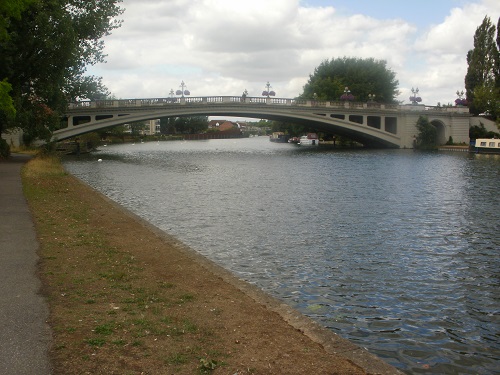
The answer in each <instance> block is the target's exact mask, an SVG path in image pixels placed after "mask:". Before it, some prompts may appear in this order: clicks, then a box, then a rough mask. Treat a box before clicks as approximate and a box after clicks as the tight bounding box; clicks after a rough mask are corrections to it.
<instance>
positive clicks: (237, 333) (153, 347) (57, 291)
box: [23, 156, 365, 375]
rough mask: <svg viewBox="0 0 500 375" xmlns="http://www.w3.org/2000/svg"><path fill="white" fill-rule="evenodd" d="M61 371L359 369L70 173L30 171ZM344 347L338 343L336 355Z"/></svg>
mask: <svg viewBox="0 0 500 375" xmlns="http://www.w3.org/2000/svg"><path fill="white" fill-rule="evenodd" d="M23 186H24V192H25V196H26V198H27V200H28V202H29V205H30V208H31V211H32V213H33V217H34V220H35V226H36V232H37V236H38V241H39V243H40V249H39V257H40V263H39V276H40V278H41V280H42V285H43V287H42V293H43V295H44V297H45V298H46V300H47V301H48V304H49V309H50V318H49V324H50V327H51V329H52V332H53V344H52V348H51V350H50V355H51V359H52V363H53V366H54V372H53V373H54V374H64V375H68V374H174V373H175V374H190V375H191V374H197V373H213V374H240V375H242V374H270V373H274V374H307V373H320V374H327V373H328V374H333V373H335V374H364V373H365V372H364V371H363V370H361V369H360V368H358V367H357V366H356V365H354V364H352V363H351V362H350V361H348V360H346V359H344V358H342V357H340V356H338V355H335V354H333V353H331V352H327V351H325V349H324V348H323V347H322V346H320V345H319V344H316V343H314V342H313V341H312V340H310V339H309V338H308V337H307V336H305V335H304V334H302V333H301V332H299V331H298V330H297V329H295V328H293V327H292V326H290V325H288V324H287V323H286V322H285V321H284V320H283V318H282V317H281V316H280V315H278V314H277V313H274V312H272V311H270V310H268V309H267V308H266V307H265V306H264V305H261V304H259V303H257V302H255V301H254V300H253V299H252V298H250V297H249V296H248V295H246V294H244V293H243V292H241V291H240V290H239V289H238V288H236V287H235V286H233V285H231V284H229V283H228V282H226V281H224V280H223V279H222V278H221V277H220V276H219V275H218V274H216V273H214V272H212V271H210V270H209V268H206V266H202V265H201V263H199V262H198V261H196V260H195V258H194V256H193V255H192V253H191V252H189V251H187V250H185V248H184V247H183V246H182V245H181V244H180V243H179V242H178V241H176V240H175V239H174V238H170V237H167V236H166V235H163V234H159V233H158V232H157V231H154V230H151V229H150V228H149V227H148V226H146V225H144V224H142V223H141V221H138V220H137V219H136V218H135V217H133V216H132V215H130V214H127V213H126V212H125V211H123V210H122V209H121V208H119V207H118V206H117V205H115V204H113V203H110V202H109V201H108V200H107V199H105V198H104V197H103V196H102V195H100V194H99V193H97V192H95V191H93V190H92V189H90V188H89V187H88V186H86V185H84V184H82V183H81V182H80V181H79V180H77V179H76V178H74V177H72V176H71V175H68V174H67V173H66V172H65V171H64V169H63V168H62V166H61V164H60V162H59V160H58V159H57V158H55V157H53V156H47V157H37V158H34V159H33V160H31V161H30V162H29V163H28V164H27V165H26V166H25V167H24V168H23ZM339 351H342V350H339Z"/></svg>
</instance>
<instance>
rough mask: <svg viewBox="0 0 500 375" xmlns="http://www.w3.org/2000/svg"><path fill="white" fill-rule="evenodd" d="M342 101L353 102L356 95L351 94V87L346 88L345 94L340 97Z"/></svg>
mask: <svg viewBox="0 0 500 375" xmlns="http://www.w3.org/2000/svg"><path fill="white" fill-rule="evenodd" d="M340 100H345V101H352V100H354V95H352V94H351V90H349V87H347V86H346V87H345V88H344V93H343V94H342V96H341V97H340Z"/></svg>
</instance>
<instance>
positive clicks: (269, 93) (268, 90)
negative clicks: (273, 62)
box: [262, 81, 276, 98]
mask: <svg viewBox="0 0 500 375" xmlns="http://www.w3.org/2000/svg"><path fill="white" fill-rule="evenodd" d="M271 89H272V87H271V84H270V83H269V81H267V83H266V89H265V90H264V91H262V96H267V97H268V98H269V97H270V96H275V95H276V93H275V92H274V91H272V90H271Z"/></svg>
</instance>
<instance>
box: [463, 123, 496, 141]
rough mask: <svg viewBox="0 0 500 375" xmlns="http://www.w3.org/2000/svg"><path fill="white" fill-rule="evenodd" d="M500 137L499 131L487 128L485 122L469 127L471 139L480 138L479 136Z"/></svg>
mask: <svg viewBox="0 0 500 375" xmlns="http://www.w3.org/2000/svg"><path fill="white" fill-rule="evenodd" d="M498 137H500V134H499V133H495V132H492V131H488V130H486V128H485V127H484V124H483V123H480V125H479V126H478V125H474V126H471V127H470V129H469V138H470V139H478V138H498Z"/></svg>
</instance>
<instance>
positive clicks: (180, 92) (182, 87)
mask: <svg viewBox="0 0 500 375" xmlns="http://www.w3.org/2000/svg"><path fill="white" fill-rule="evenodd" d="M179 87H180V88H181V90H177V91H176V92H175V95H181V98H183V97H184V95H191V93H190V92H189V90H188V89H187V86H186V84H185V83H184V81H182V82H181V85H180V86H179ZM184 88H186V90H184Z"/></svg>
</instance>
